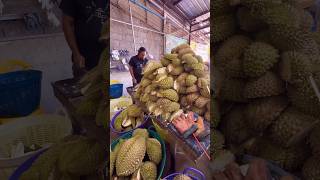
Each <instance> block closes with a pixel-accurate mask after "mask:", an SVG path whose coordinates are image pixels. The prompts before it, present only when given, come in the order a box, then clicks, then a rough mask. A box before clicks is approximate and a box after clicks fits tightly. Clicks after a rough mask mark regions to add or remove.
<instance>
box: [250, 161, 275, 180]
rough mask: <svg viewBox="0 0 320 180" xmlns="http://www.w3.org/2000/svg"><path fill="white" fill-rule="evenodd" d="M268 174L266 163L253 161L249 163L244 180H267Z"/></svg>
mask: <svg viewBox="0 0 320 180" xmlns="http://www.w3.org/2000/svg"><path fill="white" fill-rule="evenodd" d="M268 177H270V172H269V170H268V168H267V165H266V162H265V161H264V160H262V159H255V160H253V161H252V162H251V163H250V166H249V169H248V173H247V175H246V177H245V178H244V180H268V179H269V178H268Z"/></svg>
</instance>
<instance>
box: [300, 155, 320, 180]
mask: <svg viewBox="0 0 320 180" xmlns="http://www.w3.org/2000/svg"><path fill="white" fill-rule="evenodd" d="M302 175H303V178H304V179H305V180H320V159H319V158H318V157H314V156H312V157H310V158H309V159H307V160H306V161H305V163H304V165H303V167H302Z"/></svg>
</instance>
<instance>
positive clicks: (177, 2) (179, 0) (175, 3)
mask: <svg viewBox="0 0 320 180" xmlns="http://www.w3.org/2000/svg"><path fill="white" fill-rule="evenodd" d="M181 1H182V0H178V1H176V2H174V3H172V5H174V6H176V5H177V4H179V3H180V2H181Z"/></svg>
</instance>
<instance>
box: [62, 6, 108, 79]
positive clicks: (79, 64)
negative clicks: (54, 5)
mask: <svg viewBox="0 0 320 180" xmlns="http://www.w3.org/2000/svg"><path fill="white" fill-rule="evenodd" d="M108 2H109V1H107V0H85V1H83V0H62V1H61V4H60V9H61V10H62V11H63V22H62V24H63V31H64V35H65V38H66V41H67V42H68V45H69V47H70V49H71V51H72V62H73V67H72V69H73V75H74V76H75V77H79V76H81V75H83V73H84V70H91V69H92V68H94V67H95V66H96V65H97V64H98V62H99V59H100V55H101V53H102V51H103V49H104V48H105V45H104V44H103V43H102V42H100V41H99V37H100V32H101V28H102V25H103V23H104V22H105V21H106V19H107V3H108Z"/></svg>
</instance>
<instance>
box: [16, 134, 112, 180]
mask: <svg viewBox="0 0 320 180" xmlns="http://www.w3.org/2000/svg"><path fill="white" fill-rule="evenodd" d="M105 152H106V149H105V148H104V147H103V146H102V145H101V144H99V143H97V142H95V140H92V139H88V138H86V137H84V136H68V137H66V138H64V139H63V140H62V141H61V142H58V143H57V144H55V145H53V146H52V147H50V148H49V149H48V150H47V151H45V152H44V153H43V154H41V155H40V156H39V157H38V159H36V161H35V162H33V164H32V166H31V167H30V168H29V169H28V170H27V171H25V172H24V173H23V174H22V176H21V177H20V179H21V180H44V179H57V180H60V179H80V177H81V178H83V177H94V179H97V180H99V179H103V175H99V174H98V173H97V172H98V170H99V169H100V168H101V167H102V166H103V165H104V159H105V157H106V153H105Z"/></svg>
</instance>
